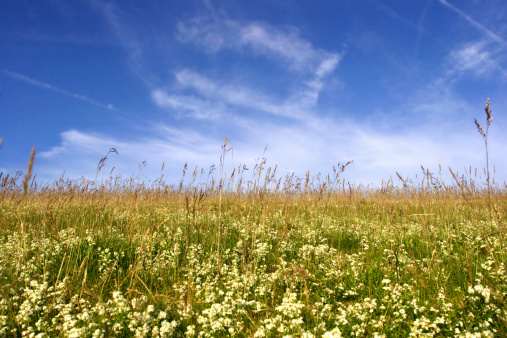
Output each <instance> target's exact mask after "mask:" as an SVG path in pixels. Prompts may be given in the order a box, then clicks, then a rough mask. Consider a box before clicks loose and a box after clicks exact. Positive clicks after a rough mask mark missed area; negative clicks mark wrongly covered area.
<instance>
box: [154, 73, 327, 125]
mask: <svg viewBox="0 0 507 338" xmlns="http://www.w3.org/2000/svg"><path fill="white" fill-rule="evenodd" d="M175 78H176V81H177V84H178V86H179V88H180V89H187V88H190V89H193V90H195V91H197V93H198V96H199V97H197V96H195V95H181V94H177V93H175V94H172V93H168V92H166V91H163V90H162V89H155V90H153V91H152V99H153V100H154V102H155V104H157V105H158V106H160V107H165V108H172V109H174V110H176V111H187V112H191V114H190V115H189V116H191V117H193V118H203V119H214V118H218V117H220V116H222V115H227V114H230V113H231V112H233V111H234V108H235V107H238V108H242V109H246V110H248V111H252V110H253V111H257V112H259V111H260V112H263V113H266V114H271V115H275V116H281V117H288V118H294V119H301V118H307V117H308V114H309V111H308V109H309V108H311V107H312V106H313V105H314V104H315V103H316V102H315V101H316V96H317V97H318V92H319V91H320V90H321V89H322V87H323V84H322V82H321V81H320V80H314V81H313V82H312V83H306V84H304V88H303V89H302V91H301V92H297V93H295V94H294V95H292V96H290V97H288V98H280V97H276V96H269V95H267V94H265V93H264V92H262V91H260V92H259V91H256V90H253V89H250V88H248V87H245V86H244V85H241V84H238V83H232V84H230V83H222V82H218V81H214V80H211V79H209V78H207V77H205V76H203V75H201V74H198V73H196V72H193V71H190V70H182V71H180V72H178V73H176V74H175ZM302 94H303V95H302ZM309 96H312V99H311V100H308V97H309Z"/></svg>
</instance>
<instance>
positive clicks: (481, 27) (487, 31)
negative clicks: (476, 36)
mask: <svg viewBox="0 0 507 338" xmlns="http://www.w3.org/2000/svg"><path fill="white" fill-rule="evenodd" d="M438 2H440V3H441V4H442V5H444V6H446V7H447V8H449V9H451V10H452V11H453V12H455V13H457V14H458V15H459V16H460V17H462V18H463V19H464V20H466V21H467V22H468V23H470V24H471V25H472V26H473V27H475V28H476V29H477V30H478V31H480V32H482V33H484V34H485V35H486V36H487V37H489V38H490V39H492V40H493V41H495V42H497V43H499V44H500V45H501V46H502V47H503V48H507V40H505V39H504V38H502V37H501V36H500V35H498V34H496V33H494V32H492V31H491V30H490V29H488V28H486V27H485V26H484V25H482V24H480V23H479V22H477V21H476V20H474V19H473V18H472V17H470V15H468V14H466V13H465V12H464V11H462V10H461V9H459V8H458V7H456V6H454V5H453V4H451V3H449V2H448V1H447V0H438Z"/></svg>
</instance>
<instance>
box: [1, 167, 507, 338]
mask: <svg viewBox="0 0 507 338" xmlns="http://www.w3.org/2000/svg"><path fill="white" fill-rule="evenodd" d="M32 161H33V159H32ZM103 162H104V161H101V163H99V170H100V169H101V167H100V165H101V164H103ZM344 168H345V167H339V168H338V169H336V168H335V171H334V173H333V174H332V176H331V177H329V176H328V177H327V179H325V180H323V181H320V180H317V179H316V178H311V177H310V175H309V174H308V176H307V177H306V178H305V177H303V178H302V179H298V178H296V177H293V176H287V177H285V179H284V180H277V179H275V175H274V171H272V170H271V169H267V170H264V169H262V166H258V167H256V168H255V170H254V172H255V173H256V174H254V176H253V178H252V179H251V180H250V181H249V182H247V183H244V182H243V179H242V176H241V175H242V174H243V172H242V171H241V170H240V169H241V168H238V171H236V175H234V173H233V174H232V175H230V176H229V177H227V178H225V177H224V178H223V179H221V181H219V182H215V181H213V180H211V182H210V181H207V182H206V183H200V184H197V183H195V174H194V177H193V180H192V182H193V183H186V184H183V181H182V183H181V184H180V185H179V186H168V185H165V184H163V182H162V181H159V182H158V183H157V184H151V185H147V184H139V183H136V181H135V180H133V179H130V180H127V181H121V180H120V179H119V178H116V179H113V178H111V179H109V180H106V181H105V182H104V181H103V182H102V183H100V184H95V185H94V184H93V183H90V182H87V181H84V180H82V181H65V180H63V179H62V180H60V181H58V182H54V184H52V185H46V186H38V187H37V186H36V185H35V184H34V182H33V181H30V180H29V179H25V180H24V181H23V184H21V183H20V182H19V181H20V179H21V178H20V177H18V178H11V177H8V176H4V177H0V336H18V337H21V336H22V337H45V336H47V337H130V336H132V337H134V336H135V337H183V336H187V337H222V336H240V337H341V336H344V337H364V336H372V337H408V336H411V337H429V336H453V337H454V336H459V337H481V336H485V337H493V336H502V335H505V332H507V306H506V301H507V267H506V265H505V262H507V245H506V244H507V238H506V226H507V194H506V192H507V190H506V189H505V185H504V186H503V187H501V186H499V185H497V184H493V186H492V188H491V189H490V190H489V191H488V189H487V188H486V186H484V185H483V186H479V185H477V184H476V181H474V180H473V179H472V178H470V177H468V178H467V177H458V176H457V175H455V174H454V173H453V176H454V178H455V181H454V184H452V185H445V184H444V183H443V182H442V180H441V179H437V178H435V177H434V176H433V175H431V174H430V173H429V172H427V171H426V176H424V178H425V179H426V180H425V181H423V182H422V183H420V184H414V183H413V182H407V181H406V180H405V181H401V180H398V181H397V182H396V184H393V181H392V180H389V181H388V182H387V183H384V184H383V185H382V186H381V187H378V188H368V187H361V186H359V187H358V186H354V185H350V184H349V183H348V182H345V181H343V180H342V179H340V178H339V174H340V173H341V172H342V171H343V169H344ZM240 171H241V175H240V174H239V172H240ZM28 172H29V174H31V169H30V168H29V170H28ZM470 174H471V173H470ZM223 175H224V173H223V172H222V173H221V176H223ZM27 176H29V175H27ZM400 179H401V176H400ZM398 182H399V183H400V185H399V186H398V185H397V183H398ZM18 183H19V184H18Z"/></svg>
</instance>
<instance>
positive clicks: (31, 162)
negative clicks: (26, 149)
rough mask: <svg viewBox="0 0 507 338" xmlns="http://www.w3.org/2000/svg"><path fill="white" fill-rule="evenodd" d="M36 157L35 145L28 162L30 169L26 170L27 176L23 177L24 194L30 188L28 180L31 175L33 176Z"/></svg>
mask: <svg viewBox="0 0 507 338" xmlns="http://www.w3.org/2000/svg"><path fill="white" fill-rule="evenodd" d="M34 158H35V147H33V148H32V153H31V154H30V161H29V162H28V169H27V170H26V175H25V178H24V179H23V194H24V195H26V192H27V190H28V181H29V180H30V177H32V166H33V160H34Z"/></svg>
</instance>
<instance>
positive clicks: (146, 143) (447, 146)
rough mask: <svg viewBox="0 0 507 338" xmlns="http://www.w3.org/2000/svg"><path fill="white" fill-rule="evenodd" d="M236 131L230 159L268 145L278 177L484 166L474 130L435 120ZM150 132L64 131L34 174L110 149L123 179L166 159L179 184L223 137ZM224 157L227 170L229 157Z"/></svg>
mask: <svg viewBox="0 0 507 338" xmlns="http://www.w3.org/2000/svg"><path fill="white" fill-rule="evenodd" d="M471 124H472V122H471ZM234 128H235V129H236V133H235V135H232V140H231V142H232V143H231V146H232V147H233V148H234V164H235V165H239V164H240V163H242V164H246V165H247V166H248V167H249V168H250V169H252V168H253V166H254V164H255V159H256V158H259V157H260V156H262V151H263V149H264V147H265V145H266V144H268V150H267V153H266V154H265V157H266V158H267V160H268V163H267V166H271V167H274V166H275V165H278V177H284V175H285V174H286V173H290V172H295V173H296V175H298V176H299V177H302V176H304V174H305V172H306V171H307V170H310V171H311V173H312V175H316V174H317V173H318V172H322V173H323V174H327V173H329V172H331V169H332V166H333V165H336V164H337V163H338V162H342V163H343V162H345V161H349V160H354V164H353V166H351V167H350V168H349V169H348V170H347V172H346V173H345V176H344V177H345V178H347V179H348V180H351V181H353V182H359V183H376V184H378V183H380V181H381V180H382V179H387V178H389V177H390V176H395V175H396V172H399V173H400V174H402V175H403V176H409V177H411V178H413V179H415V175H416V174H418V173H419V172H420V166H421V165H423V166H424V167H427V168H429V169H430V171H436V170H438V165H439V164H441V165H442V167H443V168H444V170H445V171H446V172H447V167H449V166H450V167H451V168H453V170H458V171H459V170H462V168H464V167H467V168H468V166H470V165H471V166H472V168H474V167H477V168H479V169H480V168H482V167H483V166H484V149H483V144H482V143H481V139H480V137H479V136H478V135H475V130H474V129H473V128H470V129H466V130H457V129H452V128H450V129H446V128H447V126H438V125H437V126H435V125H433V126H420V127H416V128H411V129H406V130H403V129H401V130H399V131H398V132H397V133H393V132H392V130H390V131H380V130H379V129H378V128H376V127H373V126H369V125H365V124H358V123H355V122H352V121H333V120H329V119H322V118H312V119H310V120H309V121H305V122H303V121H300V122H298V123H292V124H286V125H279V124H276V123H270V122H266V121H256V120H253V119H246V118H245V119H242V120H240V121H239V122H238V123H237V124H236V125H235V127H234ZM208 129H209V130H213V127H212V126H210V127H209V128H208ZM150 135H151V136H150V137H149V138H141V139H113V138H109V137H107V135H100V134H89V133H83V132H80V131H68V132H65V133H63V134H62V142H61V145H60V146H58V147H55V148H53V149H51V150H49V151H47V152H42V153H41V155H40V157H39V158H40V159H41V158H42V159H43V160H42V161H40V162H39V163H38V173H42V177H44V174H47V173H48V172H49V171H48V170H49V169H51V168H59V169H60V170H61V171H64V170H65V171H67V172H68V173H69V174H72V175H74V176H75V177H80V176H88V177H90V178H92V179H93V178H94V175H95V173H96V168H97V167H96V164H97V162H98V160H99V159H100V158H102V157H103V156H104V155H105V152H107V150H108V149H109V148H111V147H114V148H116V149H117V150H118V152H119V154H120V155H119V156H116V155H111V156H110V159H109V160H108V161H110V162H108V164H107V165H108V168H111V167H112V166H115V167H116V168H117V169H116V172H120V173H122V174H124V175H127V176H129V175H132V174H135V173H136V169H137V165H138V163H141V162H142V161H143V160H146V161H147V163H148V166H147V167H146V168H145V169H143V173H144V174H145V175H146V176H147V177H149V178H151V179H152V180H153V179H156V178H157V177H158V176H159V175H160V166H161V164H162V162H164V161H165V165H166V170H165V173H166V176H165V177H166V178H167V182H170V183H177V182H178V180H179V179H180V178H181V169H182V167H183V164H184V163H186V162H188V163H189V168H191V169H192V170H193V168H194V167H195V166H196V165H198V166H199V168H204V169H205V170H207V169H208V168H209V166H210V165H211V164H216V165H217V166H218V164H219V161H220V154H221V150H220V147H221V145H222V144H223V138H222V137H223V136H212V135H209V134H206V131H203V132H195V131H193V130H192V129H190V128H175V127H167V126H164V125H162V126H153V128H152V130H151V132H150ZM471 135H474V136H477V137H471ZM505 141H506V140H505V137H500V138H498V135H497V137H496V138H493V139H491V140H490V148H491V149H496V150H494V151H492V152H491V154H490V160H491V163H492V164H495V165H496V168H497V177H504V176H505V174H506V173H507V163H506V162H505V159H504V158H503V155H502V154H501V151H500V150H499V149H502V143H503V142H505ZM226 162H227V165H228V168H229V172H230V169H231V166H232V154H231V155H229V157H228V158H227V160H226ZM55 164H56V165H55ZM108 170H110V169H108ZM60 173H61V172H60ZM251 174H252V172H251V171H250V172H248V173H247V175H251ZM39 177H41V175H39Z"/></svg>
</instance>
